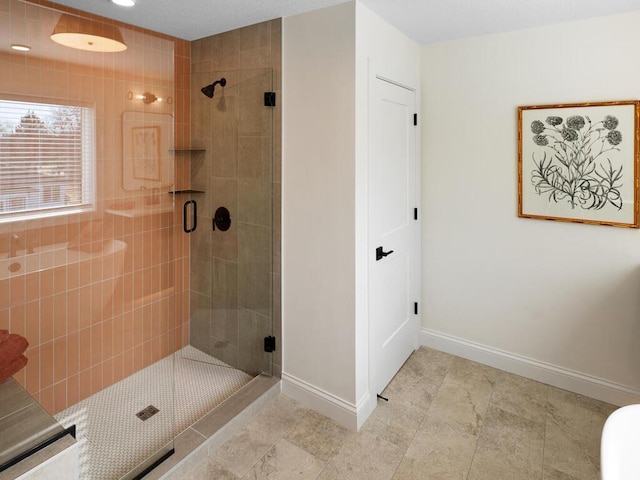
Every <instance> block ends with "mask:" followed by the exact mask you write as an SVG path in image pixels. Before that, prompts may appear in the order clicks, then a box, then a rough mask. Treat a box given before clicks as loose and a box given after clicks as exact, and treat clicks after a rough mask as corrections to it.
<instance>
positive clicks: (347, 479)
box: [318, 432, 403, 480]
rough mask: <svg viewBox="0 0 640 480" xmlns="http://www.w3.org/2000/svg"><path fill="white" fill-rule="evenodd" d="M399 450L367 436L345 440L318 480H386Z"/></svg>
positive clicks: (371, 436)
mask: <svg viewBox="0 0 640 480" xmlns="http://www.w3.org/2000/svg"><path fill="white" fill-rule="evenodd" d="M402 453H403V450H402V449H401V448H398V447H396V446H395V445H392V444H390V443H388V442H386V441H384V440H382V439H381V438H378V437H377V436H376V435H373V434H371V433H366V432H365V433H359V434H358V435H353V436H352V437H351V438H349V439H348V440H347V441H346V442H345V444H344V445H343V446H342V448H341V449H340V451H339V452H338V453H337V454H336V455H335V456H334V457H333V458H332V459H331V460H330V461H329V463H328V464H327V466H326V468H325V469H324V471H323V472H322V473H321V474H320V476H319V477H318V480H390V479H391V478H392V477H393V474H394V472H395V470H396V468H397V467H398V464H399V463H400V460H401V459H402Z"/></svg>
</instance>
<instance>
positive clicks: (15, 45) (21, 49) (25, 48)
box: [11, 43, 31, 52]
mask: <svg viewBox="0 0 640 480" xmlns="http://www.w3.org/2000/svg"><path fill="white" fill-rule="evenodd" d="M11 48H13V49H14V50H18V51H19V52H28V51H29V50H31V47H30V46H29V45H20V44H19V43H13V44H11Z"/></svg>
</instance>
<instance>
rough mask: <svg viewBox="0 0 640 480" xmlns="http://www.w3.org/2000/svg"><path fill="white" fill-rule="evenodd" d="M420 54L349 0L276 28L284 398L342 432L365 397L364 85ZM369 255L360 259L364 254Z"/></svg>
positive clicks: (405, 77) (410, 81) (413, 67)
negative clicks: (279, 34) (279, 37)
mask: <svg viewBox="0 0 640 480" xmlns="http://www.w3.org/2000/svg"><path fill="white" fill-rule="evenodd" d="M419 64H420V48H419V46H418V45H417V44H416V43H415V42H413V41H411V40H409V39H408V38H407V37H406V36H404V35H403V34H401V33H400V32H398V31H397V30H396V29H395V28H393V27H391V26H390V25H388V24H387V23H386V22H384V21H383V20H381V19H380V18H379V17H378V16H377V15H375V14H374V13H372V12H371V11H369V10H368V9H366V8H365V7H363V6H362V5H361V4H359V3H357V2H349V3H345V4H341V5H338V6H334V7H329V8H325V9H322V10H317V11H314V12H310V13H305V14H302V15H297V16H295V17H289V18H285V19H283V226H282V232H283V277H282V281H283V342H282V344H283V348H284V351H283V354H284V357H283V374H282V378H283V391H284V392H285V393H287V394H289V395H290V396H293V397H294V398H296V399H298V400H300V401H303V402H305V403H306V404H308V405H310V406H312V407H313V408H315V409H316V410H319V411H320V412H322V413H324V414H325V415H328V416H330V417H331V418H333V419H334V420H336V421H338V422H340V423H342V424H343V425H347V426H349V427H351V428H358V427H359V426H360V425H362V423H364V420H365V419H366V418H367V416H368V415H369V413H370V412H371V411H372V410H373V408H375V405H376V396H375V393H376V392H369V357H368V353H369V344H368V315H367V303H368V297H367V263H368V262H367V258H368V257H367V252H368V246H367V238H368V234H367V215H368V210H367V201H368V190H367V183H368V167H367V145H368V115H369V112H368V99H369V97H368V87H369V82H370V80H371V76H372V75H375V74H380V75H383V76H385V77H387V78H390V79H394V80H395V81H397V82H400V83H403V84H405V85H408V86H412V87H414V88H416V90H419V87H420V82H419V77H420V68H419ZM369 253H370V252H369Z"/></svg>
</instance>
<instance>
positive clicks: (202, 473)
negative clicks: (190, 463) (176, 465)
mask: <svg viewBox="0 0 640 480" xmlns="http://www.w3.org/2000/svg"><path fill="white" fill-rule="evenodd" d="M180 478H181V479H182V480H204V479H211V480H213V479H215V480H239V478H238V477H236V476H235V475H234V474H233V473H231V472H229V471H227V470H225V469H224V468H223V467H222V466H220V465H218V464H217V463H215V462H213V461H207V462H203V463H201V464H199V465H197V466H196V467H195V468H193V469H191V470H189V472H188V473H187V474H186V475H184V476H182V477H180Z"/></svg>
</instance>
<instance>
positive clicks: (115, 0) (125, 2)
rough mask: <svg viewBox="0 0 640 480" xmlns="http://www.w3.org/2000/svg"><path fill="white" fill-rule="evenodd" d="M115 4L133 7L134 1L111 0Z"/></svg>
mask: <svg viewBox="0 0 640 480" xmlns="http://www.w3.org/2000/svg"><path fill="white" fill-rule="evenodd" d="M111 1H112V2H113V3H115V4H116V5H120V6H121V7H133V6H134V5H135V4H136V2H134V1H133V0H111Z"/></svg>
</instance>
